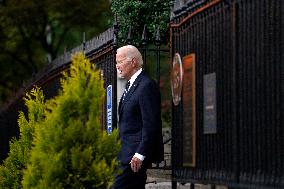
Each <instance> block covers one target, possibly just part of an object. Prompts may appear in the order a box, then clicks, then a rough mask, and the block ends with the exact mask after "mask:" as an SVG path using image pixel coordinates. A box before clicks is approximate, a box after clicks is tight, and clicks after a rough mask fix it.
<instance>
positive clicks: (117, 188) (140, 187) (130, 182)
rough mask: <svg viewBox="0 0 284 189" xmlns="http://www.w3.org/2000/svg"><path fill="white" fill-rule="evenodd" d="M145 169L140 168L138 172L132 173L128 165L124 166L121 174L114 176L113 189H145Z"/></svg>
mask: <svg viewBox="0 0 284 189" xmlns="http://www.w3.org/2000/svg"><path fill="white" fill-rule="evenodd" d="M146 171H147V167H146V166H142V167H141V169H140V170H139V171H138V172H136V173H135V172H133V171H132V169H131V167H130V164H129V165H127V166H125V168H124V169H123V170H122V173H120V174H119V175H117V176H116V178H115V183H114V187H113V189H145V184H146V180H147V173H146Z"/></svg>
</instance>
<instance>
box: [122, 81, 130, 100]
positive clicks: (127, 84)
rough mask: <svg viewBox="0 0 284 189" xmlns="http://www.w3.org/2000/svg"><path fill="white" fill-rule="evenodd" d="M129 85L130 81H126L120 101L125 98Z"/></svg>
mask: <svg viewBox="0 0 284 189" xmlns="http://www.w3.org/2000/svg"><path fill="white" fill-rule="evenodd" d="M129 86H130V81H127V83H126V86H125V89H124V92H123V95H122V101H124V98H125V96H126V94H127V92H128V90H129Z"/></svg>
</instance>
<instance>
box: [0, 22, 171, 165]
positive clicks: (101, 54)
mask: <svg viewBox="0 0 284 189" xmlns="http://www.w3.org/2000/svg"><path fill="white" fill-rule="evenodd" d="M146 32H147V31H146V27H144V31H143V35H142V38H143V40H142V41H143V42H142V44H140V45H138V47H139V49H140V50H141V53H142V55H143V60H144V69H146V70H147V71H148V72H149V73H150V75H151V76H152V77H153V78H155V79H156V81H157V82H158V83H160V62H161V57H162V59H163V61H164V62H165V59H166V61H167V60H169V58H170V54H169V50H168V48H167V49H165V48H161V45H162V41H161V39H160V35H159V31H157V35H156V40H155V41H154V42H153V41H152V42H150V41H149V39H147V37H146V35H147V34H146ZM141 33H142V31H141ZM130 34H131V31H130ZM130 34H129V35H128V39H127V43H128V44H131V43H132V36H131V35H130ZM117 36H118V25H117V22H115V24H114V26H113V27H111V28H109V29H108V30H107V31H105V32H104V33H102V34H101V35H99V36H98V37H94V38H93V39H91V40H89V41H83V43H82V44H81V45H79V46H77V47H76V48H74V49H72V50H70V51H68V52H65V53H64V54H63V55H62V56H59V57H58V58H56V59H55V60H54V61H53V62H52V63H50V64H48V65H47V66H46V67H45V68H44V69H43V70H41V71H40V72H39V73H38V74H37V75H35V76H34V77H33V78H31V79H30V80H29V81H26V82H25V84H24V86H23V87H22V88H21V89H20V90H19V91H18V92H17V93H16V94H15V97H14V98H12V99H10V101H9V103H7V104H6V105H5V107H3V108H1V110H0V154H1V159H4V158H5V157H6V156H7V153H8V150H9V140H10V139H11V137H13V136H18V135H19V128H18V124H17V119H18V112H19V111H20V110H23V111H26V109H25V106H24V104H23V100H22V98H23V96H24V95H25V92H26V91H29V90H30V89H31V88H32V87H34V86H39V87H41V89H42V90H43V92H44V95H45V98H46V99H49V98H51V97H53V96H55V95H56V94H57V93H58V90H59V89H60V78H61V76H62V72H63V71H65V70H68V69H69V66H70V63H71V55H72V54H73V53H75V52H78V51H83V52H84V53H85V54H86V56H87V57H88V58H89V59H90V60H91V62H93V63H94V64H96V66H97V68H98V69H100V70H101V76H102V77H103V79H104V87H105V89H106V88H107V86H108V85H112V102H113V103H112V126H113V127H116V125H117V104H116V102H117V93H116V91H117V78H116V67H115V64H116V63H115V54H116V49H117V47H118V39H117ZM153 43H154V44H153ZM151 44H152V45H151ZM153 64H154V65H153ZM105 102H106V98H105ZM102 110H103V111H102V112H103V113H102V115H101V126H102V129H106V128H107V113H106V111H107V110H106V105H105V104H104V105H103V107H102ZM167 138H168V137H167ZM166 142H168V140H167V141H166ZM166 165H167V166H168V164H164V166H166Z"/></svg>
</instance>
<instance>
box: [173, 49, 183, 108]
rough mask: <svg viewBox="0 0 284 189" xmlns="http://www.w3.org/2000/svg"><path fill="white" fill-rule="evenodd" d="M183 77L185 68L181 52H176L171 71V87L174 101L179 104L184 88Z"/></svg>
mask: <svg viewBox="0 0 284 189" xmlns="http://www.w3.org/2000/svg"><path fill="white" fill-rule="evenodd" d="M182 79H183V68H182V62H181V58H180V55H179V53H176V54H175V56H174V58H173V65H172V71H171V89H172V97H173V103H174V105H175V106H177V105H178V104H179V102H180V100H181V90H182Z"/></svg>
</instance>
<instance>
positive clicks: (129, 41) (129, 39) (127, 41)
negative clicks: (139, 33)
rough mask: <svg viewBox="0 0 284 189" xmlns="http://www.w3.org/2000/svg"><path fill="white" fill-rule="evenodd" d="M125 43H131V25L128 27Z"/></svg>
mask: <svg viewBox="0 0 284 189" xmlns="http://www.w3.org/2000/svg"><path fill="white" fill-rule="evenodd" d="M126 43H127V44H128V45H131V43H132V27H131V26H130V27H129V30H128V36H127V40H126Z"/></svg>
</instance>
